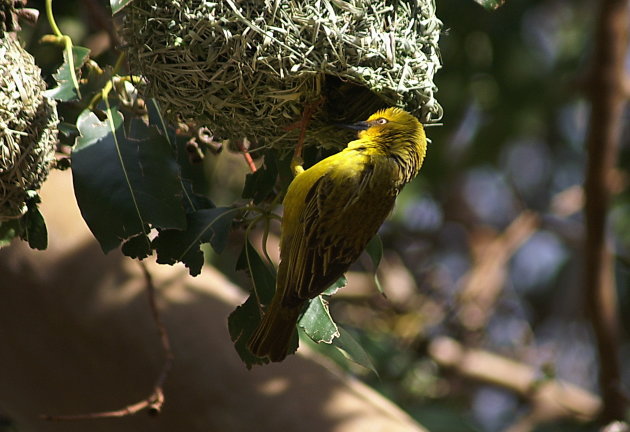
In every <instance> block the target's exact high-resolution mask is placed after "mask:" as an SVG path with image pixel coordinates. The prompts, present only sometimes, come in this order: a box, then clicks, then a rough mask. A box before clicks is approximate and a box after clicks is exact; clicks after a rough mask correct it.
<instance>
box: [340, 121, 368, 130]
mask: <svg viewBox="0 0 630 432" xmlns="http://www.w3.org/2000/svg"><path fill="white" fill-rule="evenodd" d="M338 126H340V127H344V128H346V129H354V130H358V131H362V130H366V129H367V128H369V127H370V125H369V123H368V122H365V121H360V122H357V123H352V124H340V125H338Z"/></svg>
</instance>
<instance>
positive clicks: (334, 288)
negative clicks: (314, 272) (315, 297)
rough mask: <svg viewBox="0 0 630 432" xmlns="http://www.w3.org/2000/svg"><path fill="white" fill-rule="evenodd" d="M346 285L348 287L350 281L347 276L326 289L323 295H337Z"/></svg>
mask: <svg viewBox="0 0 630 432" xmlns="http://www.w3.org/2000/svg"><path fill="white" fill-rule="evenodd" d="M346 285H348V279H346V277H345V276H341V277H340V278H339V279H337V281H336V282H335V283H334V284H332V285H331V286H329V287H328V288H326V291H324V292H323V293H322V295H326V296H331V295H333V294H336V293H337V291H339V289H340V288H343V287H345V286H346Z"/></svg>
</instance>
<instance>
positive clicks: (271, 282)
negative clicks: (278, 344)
mask: <svg viewBox="0 0 630 432" xmlns="http://www.w3.org/2000/svg"><path fill="white" fill-rule="evenodd" d="M236 269H237V270H246V271H247V272H248V273H249V274H250V276H251V278H252V284H253V290H254V291H253V292H252V294H250V296H249V298H248V299H247V300H246V301H245V303H243V304H242V305H240V306H239V307H237V308H236V310H234V312H232V313H231V314H230V316H229V318H228V330H229V332H230V337H231V338H232V341H233V342H234V348H235V349H236V352H237V353H238V355H239V357H240V358H241V360H243V362H244V363H245V365H246V366H247V368H248V369H251V367H252V366H253V365H256V364H265V363H268V362H269V361H268V360H267V359H261V358H258V357H256V356H254V355H253V354H252V353H251V352H250V351H249V349H248V348H247V343H248V342H249V339H250V337H251V335H252V334H253V333H254V331H255V330H256V327H257V326H258V324H259V323H260V320H261V318H262V317H261V314H260V306H259V304H258V299H260V301H261V302H262V303H268V302H270V301H271V298H272V297H273V293H274V290H275V283H276V277H275V275H274V274H273V272H272V271H271V270H270V269H269V267H268V266H267V265H266V264H265V262H264V261H263V260H262V258H261V257H260V254H259V253H258V252H257V251H256V249H254V247H253V246H252V245H251V243H250V242H249V241H247V242H246V243H245V247H244V248H243V252H241V255H240V257H239V259H238V261H237V267H236ZM254 292H255V293H256V294H257V295H256V294H254ZM295 342H296V343H295V346H294V347H292V352H295V350H296V349H297V338H296V340H295Z"/></svg>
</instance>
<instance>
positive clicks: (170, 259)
mask: <svg viewBox="0 0 630 432" xmlns="http://www.w3.org/2000/svg"><path fill="white" fill-rule="evenodd" d="M235 214H236V211H235V209H234V208H230V207H218V208H213V209H203V210H198V211H196V212H194V213H190V214H188V215H186V223H187V225H186V229H185V230H176V229H170V230H163V231H160V233H159V235H158V236H157V237H156V238H155V239H154V240H153V243H152V246H153V248H154V249H155V250H156V252H157V256H158V257H157V262H158V263H160V264H171V265H172V264H175V263H176V262H178V261H181V262H183V263H184V265H186V267H188V269H189V271H190V274H191V275H192V276H197V275H198V274H199V273H201V267H202V266H203V262H204V259H203V252H202V251H201V245H202V244H203V243H208V242H209V243H210V245H211V246H212V248H213V249H214V250H215V251H217V253H221V252H222V251H223V249H224V248H225V246H226V244H227V240H228V234H229V233H230V229H231V228H232V219H234V215H235Z"/></svg>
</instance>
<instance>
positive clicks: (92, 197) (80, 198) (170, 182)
mask: <svg viewBox="0 0 630 432" xmlns="http://www.w3.org/2000/svg"><path fill="white" fill-rule="evenodd" d="M106 114H107V118H106V119H105V120H104V121H102V122H101V121H100V120H99V119H98V118H97V117H96V116H95V115H94V114H93V113H92V112H90V111H88V110H84V111H83V112H82V113H81V114H80V115H79V118H78V120H77V127H78V129H79V132H80V133H81V136H80V137H78V138H77V143H76V145H75V146H74V148H73V151H72V172H73V181H74V189H75V195H76V198H77V202H78V204H79V207H80V209H81V214H82V215H83V218H84V219H85V221H86V222H87V224H88V227H89V228H90V230H91V231H92V233H93V234H94V236H95V237H96V239H97V240H98V241H99V243H100V245H101V248H102V249H103V251H105V252H108V251H110V250H112V249H114V248H116V247H118V245H120V243H121V242H122V241H123V240H125V239H128V238H130V237H133V236H135V235H137V234H141V233H143V234H147V233H148V232H149V229H150V226H154V227H156V228H174V229H183V228H184V227H185V223H186V220H185V214H184V210H183V207H182V203H181V196H182V191H181V185H180V182H179V178H178V176H179V170H178V166H177V164H176V162H175V160H174V157H173V154H172V152H171V149H170V147H169V144H168V142H167V141H166V140H165V138H164V137H163V136H162V135H160V134H159V133H158V132H157V130H156V129H155V128H153V127H149V126H146V125H145V124H144V123H143V122H142V121H140V120H136V121H132V123H131V127H130V132H129V136H126V134H125V133H124V131H123V128H122V124H123V117H122V115H121V114H120V113H119V112H118V109H117V108H116V107H110V106H107V111H106Z"/></svg>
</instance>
